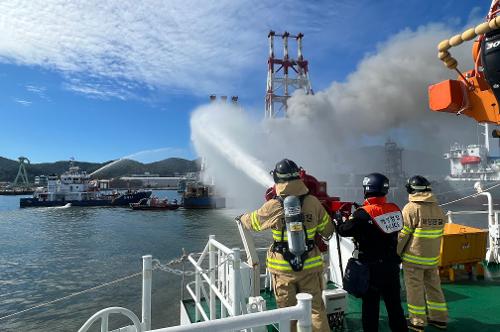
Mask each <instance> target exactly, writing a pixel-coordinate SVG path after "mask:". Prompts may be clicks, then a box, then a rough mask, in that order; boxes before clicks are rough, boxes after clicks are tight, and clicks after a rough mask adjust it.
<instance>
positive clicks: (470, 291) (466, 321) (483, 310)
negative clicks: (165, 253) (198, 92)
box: [184, 266, 500, 332]
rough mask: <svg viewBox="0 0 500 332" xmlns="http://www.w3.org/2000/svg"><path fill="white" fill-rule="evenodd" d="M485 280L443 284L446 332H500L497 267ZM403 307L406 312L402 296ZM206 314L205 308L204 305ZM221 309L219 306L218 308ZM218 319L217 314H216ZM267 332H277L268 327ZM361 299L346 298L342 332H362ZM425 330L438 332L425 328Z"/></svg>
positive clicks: (383, 324)
mask: <svg viewBox="0 0 500 332" xmlns="http://www.w3.org/2000/svg"><path fill="white" fill-rule="evenodd" d="M486 273H487V275H486V278H485V279H484V280H477V281H471V280H458V281H456V282H454V283H443V285H442V286H443V290H444V293H445V297H446V301H447V303H448V310H449V315H450V319H449V323H448V331H454V332H455V331H456V332H460V331H463V332H466V331H467V332H470V331H481V332H490V331H491V332H493V331H500V314H499V313H500V267H499V266H496V267H490V268H487V269H486ZM261 295H262V296H263V297H264V299H265V300H266V302H267V309H268V310H270V309H275V308H276V302H275V300H274V296H273V294H272V292H269V291H262V292H261ZM403 300H404V302H403V308H404V310H405V313H407V307H406V301H405V295H403ZM184 304H185V305H186V308H187V310H188V314H189V316H190V318H191V321H193V320H194V303H193V302H192V301H184ZM203 306H204V307H205V310H206V311H207V312H208V306H207V305H206V303H203ZM217 307H218V308H219V307H220V306H219V305H218V306H217ZM380 308H381V309H380V322H379V331H390V328H389V324H388V319H387V312H386V310H385V306H384V305H383V304H381V306H380ZM217 317H219V313H217ZM268 330H269V331H276V329H273V328H272V327H268ZM362 330H363V329H362V326H361V300H360V299H357V298H355V297H352V296H350V295H349V296H348V312H347V314H346V316H345V323H344V328H343V329H342V331H362ZM426 331H441V330H439V329H436V328H433V327H427V328H426Z"/></svg>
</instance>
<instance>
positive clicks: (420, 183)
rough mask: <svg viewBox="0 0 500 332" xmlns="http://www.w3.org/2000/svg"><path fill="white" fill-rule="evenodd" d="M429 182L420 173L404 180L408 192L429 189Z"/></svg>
mask: <svg viewBox="0 0 500 332" xmlns="http://www.w3.org/2000/svg"><path fill="white" fill-rule="evenodd" d="M431 190H432V189H431V183H430V182H429V181H428V180H427V179H426V178H424V177H423V176H421V175H415V176H412V177H411V178H409V179H408V181H407V182H406V191H407V192H408V193H409V194H414V193H416V192H425V191H431Z"/></svg>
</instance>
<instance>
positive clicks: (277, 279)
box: [240, 159, 333, 332]
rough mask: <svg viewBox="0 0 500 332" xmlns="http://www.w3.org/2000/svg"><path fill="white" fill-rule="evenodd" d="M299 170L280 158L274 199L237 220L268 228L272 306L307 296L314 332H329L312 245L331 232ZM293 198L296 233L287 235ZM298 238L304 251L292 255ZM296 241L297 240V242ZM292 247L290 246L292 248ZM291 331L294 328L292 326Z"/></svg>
mask: <svg viewBox="0 0 500 332" xmlns="http://www.w3.org/2000/svg"><path fill="white" fill-rule="evenodd" d="M299 173H300V169H299V167H298V166H297V164H295V163H294V162H293V161H291V160H289V159H283V160H281V161H280V162H278V163H277V164H276V167H275V168H274V170H273V171H271V174H272V175H273V178H274V182H275V184H276V185H275V188H276V196H275V198H272V199H270V200H268V201H267V202H265V203H264V205H262V206H261V207H260V208H259V209H257V210H255V211H253V212H251V213H247V214H244V215H242V216H241V217H240V220H241V223H242V224H243V226H244V227H245V228H246V229H249V230H253V231H257V232H258V231H264V230H266V229H271V231H272V235H273V240H274V242H273V244H272V245H271V246H270V248H269V250H268V252H267V268H268V270H269V271H270V272H271V274H272V285H273V290H274V294H275V297H276V303H277V304H278V306H279V307H280V308H283V307H289V306H293V305H295V304H296V297H295V295H296V294H297V293H301V292H302V293H309V294H311V295H312V296H313V301H312V324H313V330H314V331H318V332H319V331H321V332H323V331H325V332H326V331H330V329H329V326H328V320H327V317H326V311H325V306H324V304H323V300H322V290H323V258H322V256H321V252H320V251H319V249H318V247H317V246H316V245H315V243H314V237H315V235H316V233H319V234H320V235H322V236H323V237H329V236H331V235H332V233H333V224H332V222H331V219H330V216H329V215H328V213H327V212H326V210H325V209H324V208H323V206H322V205H321V203H320V201H319V200H318V199H317V198H316V197H315V196H313V195H309V194H308V192H309V190H308V189H307V187H306V186H305V184H304V182H303V181H302V180H301V179H300V177H299ZM292 197H293V199H295V201H296V202H298V206H297V207H300V211H301V216H300V220H301V221H300V223H299V224H298V225H297V226H298V227H299V228H301V227H302V229H301V231H300V232H293V234H292V232H288V230H287V225H286V221H285V219H286V216H285V209H286V208H287V205H286V204H287V200H292ZM295 233H296V234H298V235H299V236H301V238H302V244H303V246H304V250H303V253H302V254H297V255H295V254H293V253H292V252H294V250H296V248H291V244H292V243H295V244H296V243H297V242H295V240H294V239H295V236H296V234H295ZM289 236H290V237H292V236H293V237H294V238H293V239H289V238H288V237H289ZM299 242H300V241H299ZM295 244H294V245H295ZM294 328H295V327H294Z"/></svg>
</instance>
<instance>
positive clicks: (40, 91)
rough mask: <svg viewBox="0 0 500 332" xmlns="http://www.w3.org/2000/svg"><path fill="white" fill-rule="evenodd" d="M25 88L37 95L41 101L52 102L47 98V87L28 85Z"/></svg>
mask: <svg viewBox="0 0 500 332" xmlns="http://www.w3.org/2000/svg"><path fill="white" fill-rule="evenodd" d="M25 88H26V91H28V92H30V93H33V94H35V95H36V96H38V97H39V98H40V99H43V100H46V101H51V100H50V98H49V97H48V96H47V93H46V92H47V88H46V87H44V86H37V85H31V84H28V85H26V86H25Z"/></svg>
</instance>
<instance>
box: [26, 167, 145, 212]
mask: <svg viewBox="0 0 500 332" xmlns="http://www.w3.org/2000/svg"><path fill="white" fill-rule="evenodd" d="M47 180H48V181H47V187H38V188H37V189H36V190H35V192H34V194H33V197H30V198H21V199H20V201H19V206H20V207H22V208H23V207H51V206H64V205H66V204H67V203H71V206H128V205H129V204H130V203H136V202H139V200H141V199H142V198H149V196H151V193H152V192H151V191H130V190H129V191H126V192H124V193H120V192H116V191H114V192H109V191H101V189H104V190H108V188H107V182H106V181H91V180H90V175H88V174H87V172H85V171H81V170H80V168H79V167H78V166H75V165H74V163H73V161H71V162H70V167H69V170H68V171H66V172H64V173H63V174H62V175H61V177H60V178H58V177H57V176H56V175H50V176H48V178H47Z"/></svg>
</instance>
